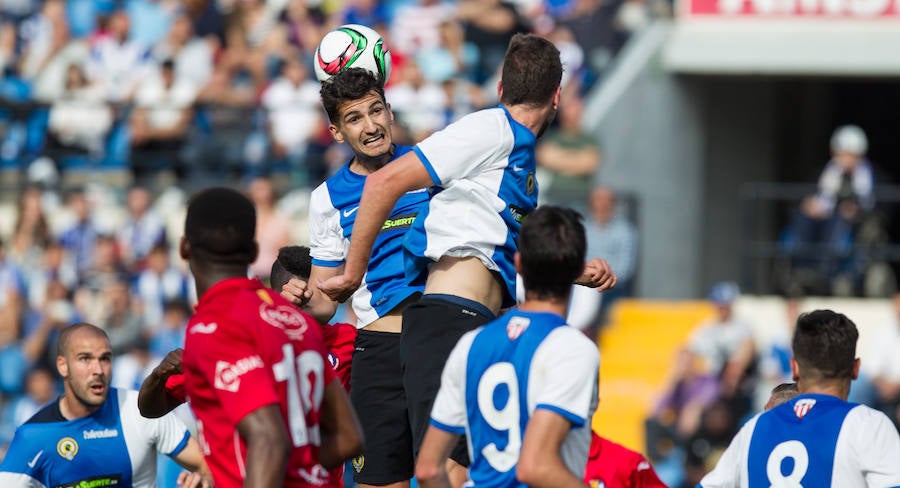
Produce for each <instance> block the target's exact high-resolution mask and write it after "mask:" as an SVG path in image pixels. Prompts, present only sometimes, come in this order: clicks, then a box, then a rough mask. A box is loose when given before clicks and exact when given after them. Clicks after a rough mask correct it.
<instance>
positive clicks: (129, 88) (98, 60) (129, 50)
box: [87, 10, 150, 103]
mask: <svg viewBox="0 0 900 488" xmlns="http://www.w3.org/2000/svg"><path fill="white" fill-rule="evenodd" d="M130 30H131V21H130V20H129V18H128V13H127V12H126V11H124V10H117V11H115V12H113V13H112V15H111V16H110V18H109V23H108V26H107V30H106V31H105V32H103V33H102V34H100V35H99V36H98V37H97V38H96V40H95V41H94V44H93V46H92V47H91V55H90V59H89V61H88V64H87V74H88V77H89V78H90V79H91V81H92V82H94V83H97V84H99V85H100V86H101V87H102V89H103V93H104V94H105V95H106V99H107V101H110V102H113V103H123V102H129V101H131V99H132V97H133V96H134V93H135V90H137V87H138V84H139V83H140V82H141V80H143V79H145V78H146V76H147V74H148V72H149V71H150V69H149V68H150V63H149V60H150V56H149V51H148V50H147V47H146V46H143V45H142V44H140V43H138V42H135V41H130V40H128V35H129V32H130Z"/></svg>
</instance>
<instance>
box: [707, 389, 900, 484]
mask: <svg viewBox="0 0 900 488" xmlns="http://www.w3.org/2000/svg"><path fill="white" fill-rule="evenodd" d="M699 486H700V487H702V488H716V487H735V488H737V487H740V488H770V487H776V488H778V487H792V488H800V487H807V488H813V487H815V488H827V487H834V488H857V487H859V488H865V487H880V488H885V487H896V486H900V436H898V435H897V430H896V429H894V426H893V424H892V423H891V421H890V420H889V419H888V418H887V416H885V415H884V414H883V413H881V412H879V411H877V410H873V409H871V408H869V407H866V406H865V405H858V404H855V403H849V402H845V401H843V400H841V399H839V398H837V397H835V396H831V395H817V394H804V395H799V396H797V397H795V398H793V399H792V400H790V401H788V402H785V403H783V404H781V405H779V406H777V407H775V408H773V409H771V410H769V411H768V412H764V413H761V414H759V415H757V416H756V417H753V418H752V419H750V420H749V421H748V422H747V423H746V424H745V425H744V427H742V428H741V431H740V432H738V434H737V436H735V438H734V440H732V442H731V445H729V446H728V449H727V450H726V451H725V452H724V453H723V454H722V457H721V458H720V459H719V463H718V464H717V465H716V468H715V469H714V470H713V471H712V472H711V473H709V474H708V475H706V477H704V478H703V480H702V481H701V482H700V485H699Z"/></svg>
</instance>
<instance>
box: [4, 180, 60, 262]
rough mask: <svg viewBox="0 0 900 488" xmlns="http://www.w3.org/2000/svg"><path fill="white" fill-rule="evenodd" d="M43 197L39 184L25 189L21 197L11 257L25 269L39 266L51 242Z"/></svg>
mask: <svg viewBox="0 0 900 488" xmlns="http://www.w3.org/2000/svg"><path fill="white" fill-rule="evenodd" d="M41 197H42V191H41V189H40V188H39V187H37V186H32V187H29V188H27V189H25V191H24V192H22V194H21V195H20V197H19V203H18V207H17V209H18V216H17V218H16V226H15V229H14V230H13V235H12V238H11V239H10V241H11V242H10V248H9V257H10V259H12V260H14V261H16V262H17V263H18V264H19V265H20V266H22V268H23V269H31V268H34V267H36V266H39V265H40V262H41V257H42V256H43V254H44V247H46V246H47V244H48V243H49V242H50V237H51V236H50V226H49V225H48V224H47V218H46V217H45V216H44V209H43V207H42V205H43V203H42V201H41V199H42V198H41Z"/></svg>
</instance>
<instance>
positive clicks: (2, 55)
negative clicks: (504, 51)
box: [0, 21, 18, 77]
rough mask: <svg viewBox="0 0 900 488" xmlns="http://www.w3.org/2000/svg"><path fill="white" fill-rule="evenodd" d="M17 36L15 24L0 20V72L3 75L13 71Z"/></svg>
mask: <svg viewBox="0 0 900 488" xmlns="http://www.w3.org/2000/svg"><path fill="white" fill-rule="evenodd" d="M17 37H18V28H17V25H16V24H14V23H12V22H5V21H0V73H3V74H4V77H5V76H6V75H7V74H11V73H12V72H14V71H15V65H16V58H17V56H16V41H17V39H16V38H17Z"/></svg>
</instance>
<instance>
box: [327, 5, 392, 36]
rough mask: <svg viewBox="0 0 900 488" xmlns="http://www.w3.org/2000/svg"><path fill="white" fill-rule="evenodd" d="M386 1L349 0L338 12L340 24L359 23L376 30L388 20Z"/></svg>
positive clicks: (388, 8)
mask: <svg viewBox="0 0 900 488" xmlns="http://www.w3.org/2000/svg"><path fill="white" fill-rule="evenodd" d="M389 10H390V7H389V6H388V5H387V2H379V1H377V0H350V1H348V2H345V4H344V8H343V10H342V11H341V12H340V14H339V15H340V19H341V20H340V23H341V24H361V25H365V26H369V27H371V28H373V29H376V30H378V29H379V28H382V27H384V26H385V25H387V24H388V23H389V21H390V17H391V15H390V12H389Z"/></svg>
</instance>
